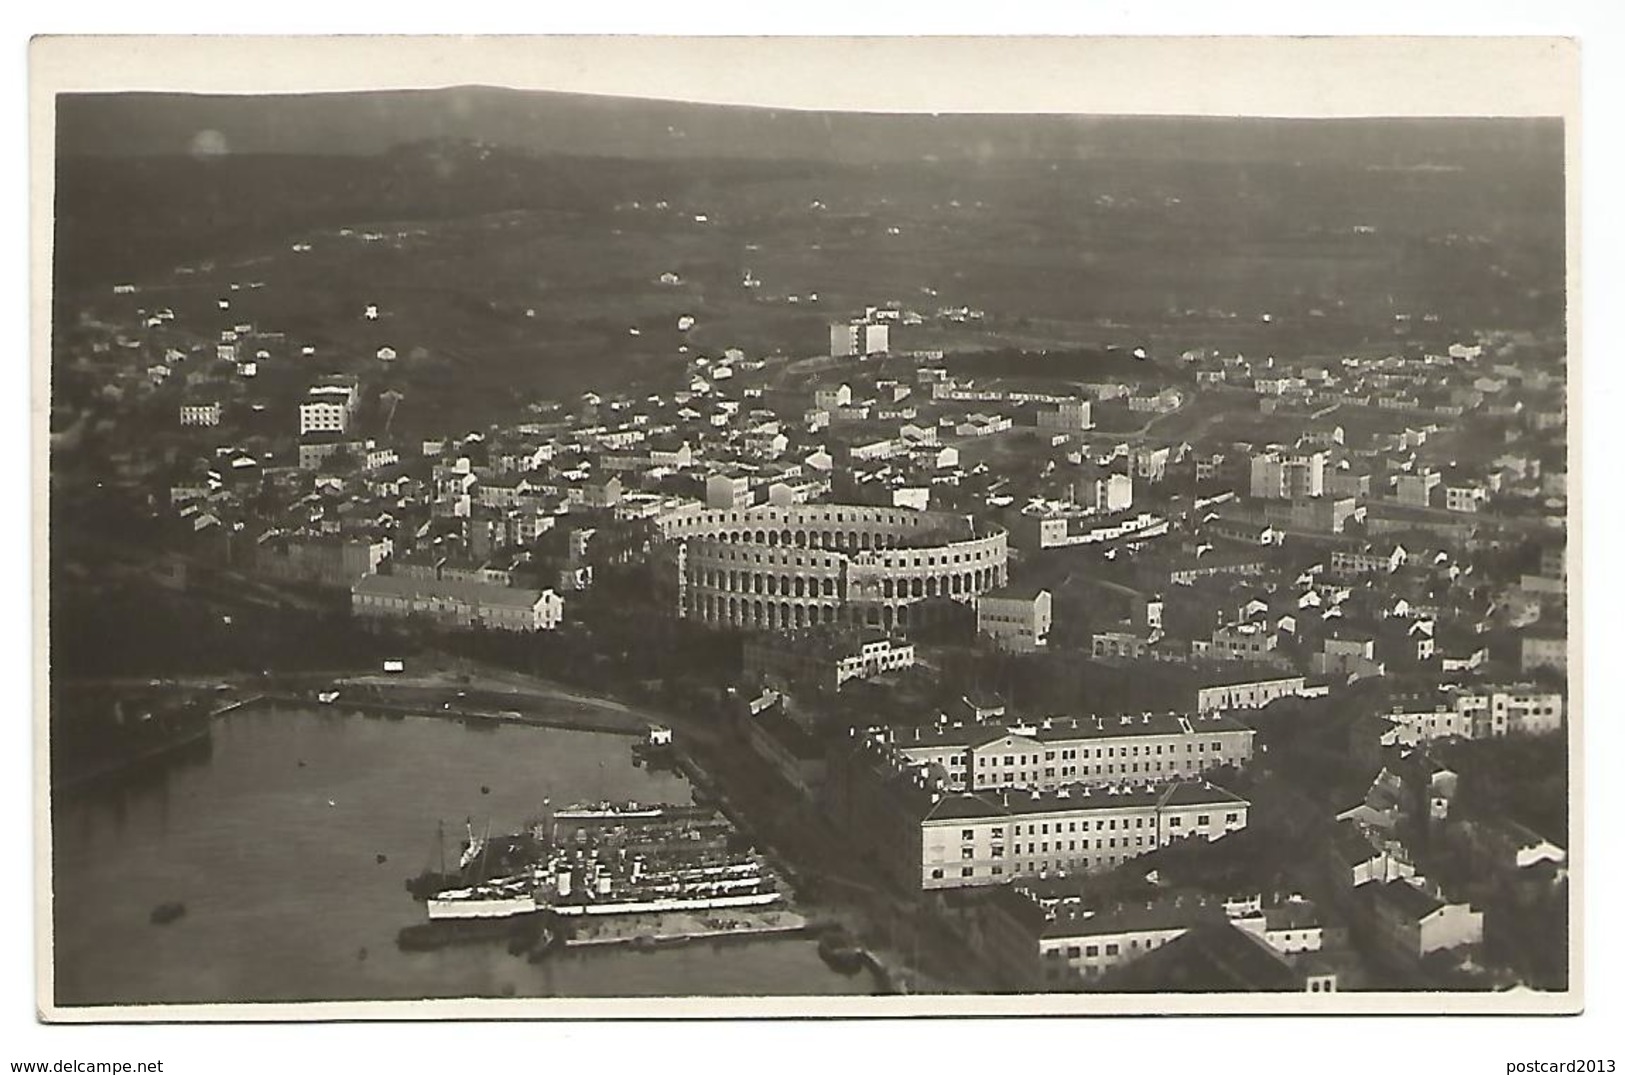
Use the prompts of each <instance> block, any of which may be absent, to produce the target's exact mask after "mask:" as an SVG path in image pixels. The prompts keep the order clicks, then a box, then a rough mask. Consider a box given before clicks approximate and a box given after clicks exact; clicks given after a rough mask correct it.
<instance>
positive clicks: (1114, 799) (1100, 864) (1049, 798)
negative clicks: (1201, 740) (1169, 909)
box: [830, 733, 1250, 890]
mask: <svg viewBox="0 0 1625 1075" xmlns="http://www.w3.org/2000/svg"><path fill="white" fill-rule="evenodd" d="M831 776H832V778H833V779H832V781H831V786H830V791H831V795H832V799H833V803H832V805H833V806H834V808H835V810H834V813H835V816H836V818H837V820H838V821H839V822H841V823H842V824H843V826H844V827H845V828H846V829H847V831H848V832H849V833H851V835H852V838H853V839H854V840H855V841H858V842H861V843H862V844H863V845H864V846H865V847H866V848H867V850H868V851H869V852H870V853H871V855H872V857H873V859H874V861H876V862H879V863H882V864H884V865H885V866H886V867H887V868H889V869H890V870H891V871H892V872H893V875H894V876H895V877H896V878H897V880H898V881H899V882H900V883H902V884H905V885H908V886H910V887H914V886H918V887H919V888H921V889H924V890H933V889H949V888H965V887H975V886H984V885H999V884H1003V883H1005V882H1007V881H1011V880H1014V879H1016V878H1020V877H1046V876H1053V875H1055V874H1073V873H1090V872H1098V871H1103V870H1111V869H1113V868H1115V867H1118V866H1121V865H1122V864H1124V863H1126V862H1129V861H1131V860H1133V859H1135V858H1138V857H1139V856H1141V855H1145V854H1148V853H1150V852H1152V851H1155V850H1156V849H1158V848H1160V847H1166V846H1168V845H1169V844H1172V843H1174V842H1176V841H1178V840H1184V839H1191V838H1198V839H1203V840H1209V841H1211V840H1218V839H1221V838H1222V837H1224V836H1225V835H1227V834H1228V833H1232V832H1236V831H1239V830H1241V829H1244V828H1246V826H1247V816H1248V810H1249V807H1250V804H1249V803H1248V802H1247V800H1245V799H1243V798H1241V797H1240V796H1237V795H1233V794H1231V793H1230V792H1228V791H1225V790H1224V789H1222V788H1218V787H1215V786H1214V785H1212V784H1209V783H1207V782H1206V781H1204V780H1200V779H1197V780H1178V779H1175V780H1164V781H1161V782H1154V781H1139V782H1133V783H1123V784H1113V785H1083V784H1067V785H1062V786H1060V787H1057V788H1054V789H1052V790H1039V789H1037V788H1034V789H1032V790H1016V789H1001V790H997V791H993V790H988V791H979V792H963V791H962V792H954V791H950V790H948V788H947V786H946V781H945V780H943V779H942V777H941V776H940V773H938V772H937V771H936V770H934V769H933V768H932V767H930V766H922V765H913V764H911V763H910V762H909V761H908V759H906V758H904V757H902V756H901V755H900V754H899V753H898V752H897V750H896V749H895V748H894V747H893V746H892V745H891V744H889V743H887V742H885V741H884V737H883V736H881V735H862V736H859V735H857V733H854V742H853V744H852V749H851V751H850V752H849V753H847V754H846V755H845V756H843V757H841V758H840V759H839V762H838V763H836V764H835V766H834V768H833V769H832V772H831Z"/></svg>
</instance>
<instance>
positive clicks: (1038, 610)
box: [976, 586, 1053, 653]
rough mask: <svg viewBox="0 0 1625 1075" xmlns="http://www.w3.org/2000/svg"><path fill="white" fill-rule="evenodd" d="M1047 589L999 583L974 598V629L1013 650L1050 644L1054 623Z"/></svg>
mask: <svg viewBox="0 0 1625 1075" xmlns="http://www.w3.org/2000/svg"><path fill="white" fill-rule="evenodd" d="M1052 605H1053V600H1052V598H1051V596H1050V592H1049V591H1048V590H1046V589H1043V588H1042V587H1035V586H1000V587H999V588H998V589H996V590H989V591H988V592H987V593H984V594H982V595H980V596H979V597H977V598H976V633H977V635H979V636H981V637H983V638H987V639H990V640H991V641H992V642H993V645H994V646H996V647H998V648H999V649H1002V650H1008V651H1010V652H1012V653H1033V652H1036V651H1038V650H1041V649H1044V648H1045V647H1046V646H1048V645H1049V632H1050V626H1051V625H1052V623H1053V613H1052Z"/></svg>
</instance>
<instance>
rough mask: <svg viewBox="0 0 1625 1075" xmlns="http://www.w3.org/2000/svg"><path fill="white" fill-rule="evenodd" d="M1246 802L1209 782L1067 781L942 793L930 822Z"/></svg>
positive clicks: (928, 818)
mask: <svg viewBox="0 0 1625 1075" xmlns="http://www.w3.org/2000/svg"><path fill="white" fill-rule="evenodd" d="M1231 804H1235V805H1242V806H1245V805H1247V800H1246V799H1243V798H1241V797H1240V796H1237V795H1232V794H1231V793H1230V792H1228V791H1225V790H1224V789H1223V788H1219V787H1215V786H1214V785H1212V784H1208V783H1206V782H1196V781H1180V782H1177V783H1173V784H1162V785H1156V784H1148V785H1133V786H1129V785H1124V786H1114V787H1099V786H1096V787H1088V786H1085V785H1069V786H1066V787H1062V788H1058V789H1056V790H1054V791H1042V792H1040V791H982V792H966V793H962V794H953V795H942V797H941V798H939V799H937V801H936V802H934V803H933V804H932V805H931V808H930V810H929V811H928V812H927V814H926V816H925V819H924V820H926V821H965V820H971V819H974V818H998V817H1018V816H1021V815H1023V814H1054V813H1082V812H1088V811H1096V810H1099V811H1107V810H1125V809H1136V808H1151V807H1165V806H1209V805H1211V806H1225V805H1231Z"/></svg>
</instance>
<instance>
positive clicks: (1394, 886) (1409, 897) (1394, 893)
mask: <svg viewBox="0 0 1625 1075" xmlns="http://www.w3.org/2000/svg"><path fill="white" fill-rule="evenodd" d="M1371 887H1372V893H1371V895H1372V897H1373V898H1375V899H1379V900H1381V901H1382V902H1384V903H1386V904H1388V906H1390V907H1392V908H1393V909H1394V910H1396V911H1398V912H1399V913H1400V914H1402V915H1404V916H1405V917H1406V918H1410V919H1414V920H1416V921H1420V920H1421V919H1424V918H1426V917H1427V916H1428V915H1430V914H1432V913H1433V912H1435V911H1437V910H1439V909H1440V908H1441V907H1443V906H1444V901H1443V900H1440V899H1438V898H1437V897H1434V896H1430V895H1428V894H1427V893H1426V892H1423V891H1422V890H1421V889H1420V888H1418V887H1417V886H1415V885H1413V884H1410V883H1409V882H1406V881H1388V882H1386V883H1384V884H1380V885H1373V886H1371Z"/></svg>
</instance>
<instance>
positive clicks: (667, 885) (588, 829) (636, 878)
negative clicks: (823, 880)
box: [409, 803, 785, 922]
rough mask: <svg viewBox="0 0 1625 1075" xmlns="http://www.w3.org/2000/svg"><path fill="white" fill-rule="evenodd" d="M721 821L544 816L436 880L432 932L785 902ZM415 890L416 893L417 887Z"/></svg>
mask: <svg viewBox="0 0 1625 1075" xmlns="http://www.w3.org/2000/svg"><path fill="white" fill-rule="evenodd" d="M736 836H737V834H736V833H735V832H734V830H733V829H732V828H731V826H729V825H728V823H727V822H726V821H725V820H723V819H721V818H718V817H716V815H715V811H714V810H711V809H709V808H705V807H693V806H677V807H673V806H669V805H653V806H646V805H642V804H639V803H592V804H577V805H572V806H569V807H565V808H563V809H560V810H556V811H555V810H551V809H546V810H544V814H543V817H542V819H541V820H540V821H539V822H537V823H536V824H534V825H532V826H531V827H530V828H529V829H527V830H526V831H524V832H520V833H513V834H509V835H506V836H501V837H497V838H494V839H493V838H483V839H482V838H477V837H475V836H474V834H473V829H472V826H470V828H469V839H468V841H467V843H466V844H465V845H464V848H463V852H462V855H461V856H460V863H459V866H458V868H457V870H455V871H451V872H449V873H448V872H445V871H442V872H440V873H434V874H431V873H426V874H425V875H424V876H423V877H422V878H420V879H419V882H420V888H428V887H430V883H431V882H434V881H448V882H451V883H447V884H444V885H443V887H439V886H436V888H435V890H434V891H432V892H427V893H425V895H426V900H425V902H426V904H427V910H428V917H429V920H430V921H431V922H444V921H459V920H468V919H502V918H514V917H518V916H522V915H530V914H535V913H537V912H541V911H550V912H552V913H553V914H556V915H560V916H565V917H571V916H589V915H590V916H597V915H616V914H645V913H658V912H664V911H678V910H691V911H704V910H717V909H723V908H743V907H765V906H769V905H772V904H776V903H780V902H782V901H783V900H784V898H785V894H784V892H783V891H782V889H781V885H780V881H779V879H778V877H777V875H776V874H775V873H774V872H773V871H772V869H771V868H770V867H769V866H768V865H767V864H766V863H765V862H764V861H763V860H762V859H761V857H760V856H758V855H756V854H755V853H754V852H753V851H751V850H750V849H748V848H744V849H738V848H735V847H733V846H732V845H733V844H734V843H735V842H736V841H735V840H734V839H733V838H734V837H736ZM409 884H410V883H409Z"/></svg>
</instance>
